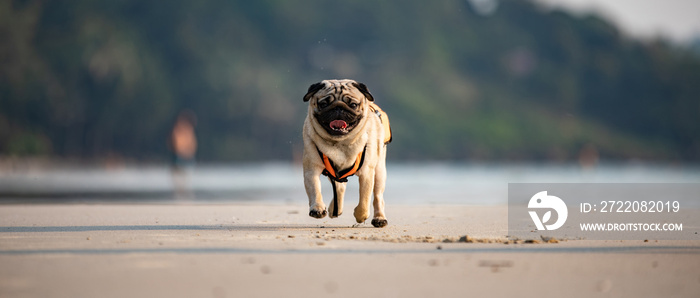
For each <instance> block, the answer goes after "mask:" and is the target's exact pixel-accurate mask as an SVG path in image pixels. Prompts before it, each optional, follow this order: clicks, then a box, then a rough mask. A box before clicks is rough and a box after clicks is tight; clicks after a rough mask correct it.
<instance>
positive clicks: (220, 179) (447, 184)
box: [0, 162, 700, 205]
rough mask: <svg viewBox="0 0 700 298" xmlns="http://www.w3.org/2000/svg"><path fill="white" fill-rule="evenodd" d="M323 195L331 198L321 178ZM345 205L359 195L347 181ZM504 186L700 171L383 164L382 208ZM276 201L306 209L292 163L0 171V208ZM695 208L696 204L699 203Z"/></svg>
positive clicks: (486, 198) (479, 198) (470, 198)
mask: <svg viewBox="0 0 700 298" xmlns="http://www.w3.org/2000/svg"><path fill="white" fill-rule="evenodd" d="M321 179H322V180H321V182H322V183H321V184H322V187H323V194H324V198H325V201H326V202H327V203H328V202H329V201H330V199H331V198H332V193H331V187H330V182H328V179H326V178H325V177H321ZM348 183H349V184H348V188H347V193H346V202H349V203H350V204H355V202H356V200H357V197H358V192H359V190H358V182H357V178H356V177H352V178H350V181H349V182H348ZM508 183H700V167H698V166H679V165H648V164H640V163H624V164H621V163H619V164H602V165H598V166H596V167H590V168H582V167H580V166H579V165H578V164H487V163H463V162H462V163H451V162H426V163H389V164H388V179H387V184H386V192H385V195H384V196H385V201H386V204H428V205H430V204H469V205H498V204H506V203H507V201H508V200H507V195H508ZM187 201H189V202H201V203H228V202H251V203H256V202H257V203H260V202H262V203H283V204H306V202H307V197H306V193H305V190H304V182H303V178H302V168H301V165H299V164H292V163H285V162H272V163H259V164H198V165H196V166H192V167H190V168H187V169H185V170H182V171H173V170H172V169H171V168H170V167H169V166H167V165H143V166H139V165H131V166H121V167H117V168H103V167H86V166H80V167H78V166H74V167H71V166H60V167H45V168H36V169H19V170H18V169H15V170H11V171H9V170H1V171H0V203H5V204H12V203H48V202H64V203H102V202H128V203H138V202H144V203H173V202H187ZM698 205H700V199H698Z"/></svg>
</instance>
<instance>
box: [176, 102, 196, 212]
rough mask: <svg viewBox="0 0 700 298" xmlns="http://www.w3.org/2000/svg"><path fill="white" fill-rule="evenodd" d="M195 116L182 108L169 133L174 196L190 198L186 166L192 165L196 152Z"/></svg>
mask: <svg viewBox="0 0 700 298" xmlns="http://www.w3.org/2000/svg"><path fill="white" fill-rule="evenodd" d="M196 125H197V116H196V115H195V113H194V112H193V111H191V110H183V111H181V112H180V114H179V115H178V116H177V120H176V121H175V125H174V126H173V130H172V132H171V133H170V150H171V151H172V153H173V159H172V174H173V185H174V187H175V196H176V198H191V197H192V194H191V191H190V190H189V187H188V184H189V183H188V177H187V173H186V172H185V169H186V168H189V167H192V166H193V165H194V160H195V154H196V153H197V136H196V135H195V132H194V127H195V126H196Z"/></svg>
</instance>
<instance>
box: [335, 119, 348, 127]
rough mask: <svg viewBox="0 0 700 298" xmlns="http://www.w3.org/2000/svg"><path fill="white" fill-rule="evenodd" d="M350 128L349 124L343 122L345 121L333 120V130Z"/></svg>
mask: <svg viewBox="0 0 700 298" xmlns="http://www.w3.org/2000/svg"><path fill="white" fill-rule="evenodd" d="M346 127H348V123H347V122H345V121H343V120H333V121H331V128H332V129H343V128H346Z"/></svg>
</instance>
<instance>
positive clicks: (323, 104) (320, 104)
mask: <svg viewBox="0 0 700 298" xmlns="http://www.w3.org/2000/svg"><path fill="white" fill-rule="evenodd" d="M329 101H330V100H328V97H324V98H322V99H321V100H319V101H318V103H316V104H317V105H318V107H319V108H322V109H323V108H325V107H327V106H328V102H329Z"/></svg>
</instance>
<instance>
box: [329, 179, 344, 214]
mask: <svg viewBox="0 0 700 298" xmlns="http://www.w3.org/2000/svg"><path fill="white" fill-rule="evenodd" d="M329 180H330V182H331V186H332V187H333V188H334V190H333V192H334V195H335V197H334V198H335V200H331V204H330V205H329V206H328V216H330V217H332V218H335V217H338V216H340V215H341V214H343V198H344V197H345V187H346V186H347V183H343V182H335V181H333V180H331V179H329ZM336 200H337V201H338V205H337V206H336ZM336 208H338V210H336Z"/></svg>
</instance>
